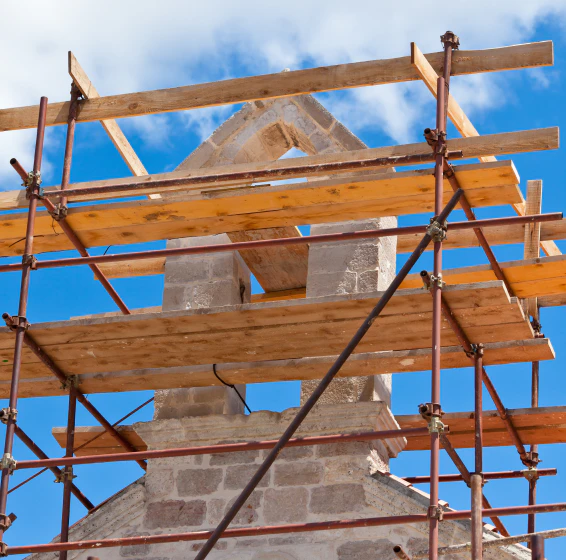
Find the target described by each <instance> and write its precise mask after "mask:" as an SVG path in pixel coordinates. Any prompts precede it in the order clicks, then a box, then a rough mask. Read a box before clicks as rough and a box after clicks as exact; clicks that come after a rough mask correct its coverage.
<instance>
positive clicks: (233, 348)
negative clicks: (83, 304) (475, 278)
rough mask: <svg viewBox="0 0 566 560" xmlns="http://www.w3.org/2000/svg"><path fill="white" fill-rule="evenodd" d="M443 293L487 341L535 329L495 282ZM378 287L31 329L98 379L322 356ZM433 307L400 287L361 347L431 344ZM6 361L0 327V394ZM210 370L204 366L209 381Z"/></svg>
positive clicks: (32, 373) (59, 358)
mask: <svg viewBox="0 0 566 560" xmlns="http://www.w3.org/2000/svg"><path fill="white" fill-rule="evenodd" d="M443 293H444V295H445V297H446V300H447V301H448V303H449V305H450V306H451V308H452V310H453V311H454V314H455V316H456V318H457V320H458V321H459V322H460V324H461V325H462V328H463V329H464V330H465V332H466V333H467V335H468V336H469V337H470V339H471V340H472V341H474V340H478V339H479V338H480V337H481V340H482V341H483V342H484V343H486V344H487V343H496V342H512V341H522V340H528V339H532V338H533V332H532V329H531V327H530V324H529V323H528V322H527V321H525V317H524V314H523V311H522V308H521V307H520V305H519V304H518V301H517V300H516V299H515V298H511V299H510V298H509V296H508V294H507V292H506V291H505V289H504V287H503V285H502V283H501V282H487V283H476V284H473V285H459V286H448V287H447V288H446V289H445V290H444V292H443ZM379 296H380V293H379V292H376V293H374V294H363V295H362V294H355V295H352V296H329V297H324V298H308V299H297V300H288V301H287V300H284V301H270V302H266V303H254V304H246V305H237V306H227V307H223V308H221V309H220V310H219V309H199V310H183V311H170V312H164V313H149V314H148V313H146V314H132V315H129V316H126V317H106V318H93V319H77V320H73V321H61V322H56V323H43V324H34V325H32V326H31V327H30V329H29V333H30V336H32V337H33V338H34V340H36V341H37V343H38V344H39V345H40V346H41V347H42V348H43V349H44V351H45V352H46V353H47V354H48V355H49V356H50V357H51V358H52V359H53V360H54V361H55V362H56V363H57V364H58V365H59V367H61V369H62V370H63V371H65V372H66V373H67V374H68V375H74V374H80V375H88V374H95V375H94V377H93V378H97V379H98V377H97V375H98V374H104V375H106V374H111V373H112V372H117V371H127V370H135V369H155V368H158V369H159V368H169V367H178V366H201V365H204V364H211V363H216V364H223V363H234V362H249V361H271V360H289V359H296V358H298V357H320V356H329V355H335V354H338V353H339V352H340V351H341V350H342V348H343V347H344V345H345V344H346V343H347V341H348V340H349V339H350V337H351V336H352V334H353V333H354V332H355V330H356V329H357V328H358V327H359V324H360V321H361V320H363V318H365V317H366V316H367V313H368V312H369V310H370V309H371V308H372V307H373V306H374V305H375V303H376V301H377V298H379ZM426 296H428V297H426ZM431 307H432V303H431V299H430V295H428V294H427V293H426V292H425V291H424V290H422V289H416V290H398V291H397V292H396V294H395V295H394V296H393V298H392V299H391V301H390V302H389V304H388V306H387V308H386V309H385V310H384V312H383V316H380V317H379V318H378V319H377V320H376V322H375V328H374V329H371V330H370V332H368V334H367V335H366V337H365V338H364V340H363V342H362V344H361V345H360V347H359V352H361V353H365V352H382V351H398V350H416V349H422V348H429V347H430V344H431V343H430V336H431V334H430V328H429V327H430V320H431ZM442 329H443V337H442V343H443V346H444V347H449V346H456V345H457V344H458V340H457V338H456V337H455V335H453V333H452V331H451V329H450V327H449V325H448V324H447V323H446V322H445V321H443V323H442ZM12 361H13V333H12V332H11V331H10V330H9V329H7V328H0V396H2V395H4V394H7V392H8V391H9V380H10V377H11V363H12ZM201 373H202V372H201ZM210 374H211V371H210V370H208V371H207V373H206V376H205V377H206V380H208V379H209V377H210ZM203 375H204V374H203ZM46 377H47V378H48V379H51V377H50V376H49V372H48V371H47V370H46V369H45V368H44V366H43V365H42V364H41V362H40V361H39V359H38V358H37V356H35V354H33V353H31V352H30V351H29V350H27V349H26V350H24V352H23V355H22V366H21V378H22V380H24V379H30V380H32V379H35V380H38V379H42V378H46ZM4 382H5V383H4ZM96 383H98V381H97V382H96ZM207 383H208V384H210V383H209V381H207ZM98 387H99V389H100V390H101V391H105V390H106V391H110V390H118V391H119V390H124V389H123V388H122V389H121V388H120V387H121V385H118V386H117V387H115V388H114V389H112V388H111V387H110V385H109V386H108V387H107V388H106V389H104V384H102V385H100V384H99V383H98ZM30 389H32V390H33V384H32V386H31V387H30ZM3 391H4V392H3ZM2 398H3V397H2Z"/></svg>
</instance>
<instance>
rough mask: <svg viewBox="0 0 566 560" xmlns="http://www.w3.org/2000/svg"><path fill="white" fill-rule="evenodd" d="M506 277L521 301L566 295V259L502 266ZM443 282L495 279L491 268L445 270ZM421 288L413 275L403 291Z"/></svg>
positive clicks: (418, 276)
mask: <svg viewBox="0 0 566 560" xmlns="http://www.w3.org/2000/svg"><path fill="white" fill-rule="evenodd" d="M501 268H502V269H503V272H504V273H505V277H506V278H507V280H508V281H509V283H510V284H511V287H512V288H513V292H514V293H515V295H516V296H517V297H519V298H521V299H530V298H536V297H537V296H541V297H544V296H552V295H559V294H562V293H566V255H558V256H556V257H540V258H536V259H526V260H520V261H510V262H504V263H501ZM442 277H443V280H444V281H445V282H446V283H447V284H448V285H455V284H460V283H462V284H470V283H472V282H489V281H491V280H495V279H496V276H495V273H494V272H493V269H492V268H491V266H490V265H487V264H486V265H479V266H469V267H465V268H452V269H445V270H444V271H443V273H442ZM418 286H422V279H421V277H420V275H419V274H411V275H409V276H408V277H407V278H406V280H405V281H404V282H403V283H402V284H401V288H407V289H408V288H416V287H418Z"/></svg>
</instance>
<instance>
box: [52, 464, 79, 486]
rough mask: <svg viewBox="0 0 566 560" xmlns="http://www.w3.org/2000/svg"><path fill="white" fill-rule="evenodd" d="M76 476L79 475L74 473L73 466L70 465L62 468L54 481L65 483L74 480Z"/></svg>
mask: <svg viewBox="0 0 566 560" xmlns="http://www.w3.org/2000/svg"><path fill="white" fill-rule="evenodd" d="M74 478H77V475H76V474H74V473H73V467H72V466H68V467H64V468H62V469H61V471H60V472H59V474H57V475H56V476H55V480H54V481H53V482H56V483H60V482H62V483H65V482H67V480H73V479H74Z"/></svg>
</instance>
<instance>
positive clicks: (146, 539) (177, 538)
mask: <svg viewBox="0 0 566 560" xmlns="http://www.w3.org/2000/svg"><path fill="white" fill-rule="evenodd" d="M557 511H566V503H557V504H540V505H532V506H512V507H506V508H505V507H503V508H492V509H484V510H483V512H482V515H483V517H492V516H494V515H495V516H504V515H522V514H525V513H550V512H557ZM470 516H471V512H470V511H469V510H465V511H446V512H444V513H443V518H444V520H445V521H457V520H460V519H469V518H470ZM427 522H428V517H427V514H426V513H420V514H414V515H396V516H393V517H368V518H365V519H344V520H333V521H319V522H316V523H295V524H289V525H273V526H266V527H241V528H237V529H226V531H224V533H223V534H222V538H223V539H229V538H237V537H257V536H260V535H280V534H284V533H307V532H313V531H331V530H340V529H355V528H358V527H380V526H387V525H405V524H408V523H427ZM211 534H212V531H195V532H192V533H173V534H167V535H147V536H139V537H122V538H117V539H100V540H90V541H76V542H67V543H49V544H32V545H27V546H9V547H7V550H6V553H7V555H8V556H12V555H16V554H39V553H46V552H57V551H61V550H92V549H100V548H113V547H118V546H135V545H144V544H159V543H173V542H187V541H202V540H205V539H208V538H209V537H210V535H211Z"/></svg>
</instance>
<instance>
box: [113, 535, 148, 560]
mask: <svg viewBox="0 0 566 560" xmlns="http://www.w3.org/2000/svg"><path fill="white" fill-rule="evenodd" d="M146 535H149V533H147V532H143V531H142V532H140V531H136V532H129V533H128V534H126V535H125V536H126V537H133V536H136V537H137V536H139V537H144V536H146ZM150 549H151V545H149V544H140V545H133V546H131V545H130V546H121V547H120V556H124V557H126V558H128V557H132V556H133V557H134V558H138V557H140V556H147V555H148V554H149V552H150Z"/></svg>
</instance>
